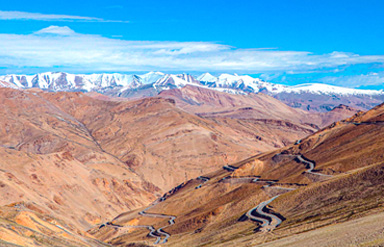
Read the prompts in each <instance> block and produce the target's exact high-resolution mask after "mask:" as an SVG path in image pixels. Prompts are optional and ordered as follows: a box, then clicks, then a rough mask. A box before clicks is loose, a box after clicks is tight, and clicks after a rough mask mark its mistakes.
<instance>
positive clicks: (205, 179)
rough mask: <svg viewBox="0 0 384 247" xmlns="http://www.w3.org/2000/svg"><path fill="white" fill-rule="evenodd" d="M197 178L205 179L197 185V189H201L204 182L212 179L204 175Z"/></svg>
mask: <svg viewBox="0 0 384 247" xmlns="http://www.w3.org/2000/svg"><path fill="white" fill-rule="evenodd" d="M197 179H200V180H203V182H202V183H201V184H199V185H198V186H196V187H195V189H200V188H201V187H202V186H203V184H204V183H206V182H208V181H209V180H210V178H208V177H204V176H199V177H197Z"/></svg>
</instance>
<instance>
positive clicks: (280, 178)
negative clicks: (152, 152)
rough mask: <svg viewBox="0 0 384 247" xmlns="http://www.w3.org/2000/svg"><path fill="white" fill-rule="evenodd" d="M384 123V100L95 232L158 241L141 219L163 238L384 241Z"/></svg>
mask: <svg viewBox="0 0 384 247" xmlns="http://www.w3.org/2000/svg"><path fill="white" fill-rule="evenodd" d="M383 127H384V105H380V106H378V107H375V108H374V109H372V110H370V111H368V112H366V113H358V114H356V115H355V116H354V117H351V118H349V119H347V120H345V121H340V122H337V123H335V124H332V125H330V126H328V127H326V128H324V129H322V130H320V131H318V132H316V133H314V134H312V135H309V136H308V137H306V138H304V139H302V140H300V142H297V143H296V144H294V145H290V146H287V147H285V148H283V149H280V150H276V151H272V152H267V153H264V154H260V155H257V156H253V157H250V158H248V159H245V160H243V161H240V162H236V163H232V164H231V165H227V166H223V169H221V170H217V171H215V172H212V173H208V174H204V176H202V177H197V178H195V179H192V180H189V181H186V182H185V183H183V184H181V185H180V186H179V187H178V188H177V189H176V190H174V191H173V193H171V194H169V195H165V196H163V197H162V198H161V200H158V201H156V202H155V203H154V204H153V206H151V207H147V208H146V209H145V208H144V207H143V209H141V210H136V211H130V212H127V213H124V214H121V215H118V216H117V217H115V218H114V219H111V221H109V222H108V223H107V224H106V225H105V226H104V227H102V228H100V229H92V230H91V231H90V233H91V234H92V235H94V236H95V237H97V238H98V239H100V240H103V241H105V242H108V243H110V244H112V245H115V246H125V245H127V244H130V243H135V244H148V245H149V244H151V243H153V242H154V241H155V240H156V238H155V237H150V236H148V235H147V234H148V230H147V229H145V228H140V226H143V225H152V226H153V227H154V229H155V230H156V229H161V230H159V231H157V234H158V235H157V236H158V237H159V238H161V241H166V245H167V246H255V245H258V244H262V243H264V245H261V246H286V245H287V246H288V244H289V246H308V243H310V242H311V241H312V242H313V240H314V239H316V241H315V242H314V243H313V244H314V246H324V244H328V245H329V246H340V244H341V245H346V244H349V245H356V246H380V245H382V244H384V234H383V232H382V229H383V227H384V224H383V223H382V222H381V221H375V220H373V219H374V218H377V219H382V217H383V205H384V199H383V197H382V194H383V192H384V176H383V174H384V163H383V152H384V143H383V141H382V140H384V137H383V133H384V132H383V129H382V128H383ZM150 214H152V215H153V216H152V217H148V215H150ZM156 215H157V216H156ZM158 215H163V216H164V217H159V216H158ZM171 219H172V220H171ZM252 219H253V220H252ZM346 226H348V228H345V227H346ZM335 231H336V232H338V233H339V234H340V235H338V236H335V234H334V233H333V232H335ZM361 231H364V233H362V232H361ZM164 232H165V233H166V234H165V233H164ZM270 232H272V233H270ZM351 233H353V234H354V237H353V238H351V237H343V236H344V235H346V236H350V235H349V234H351ZM167 234H168V235H167ZM293 234H295V238H292V237H290V236H292V235H293ZM362 234H363V235H362ZM311 236H312V237H311ZM284 241H285V242H284ZM340 241H342V242H340ZM284 243H285V245H284Z"/></svg>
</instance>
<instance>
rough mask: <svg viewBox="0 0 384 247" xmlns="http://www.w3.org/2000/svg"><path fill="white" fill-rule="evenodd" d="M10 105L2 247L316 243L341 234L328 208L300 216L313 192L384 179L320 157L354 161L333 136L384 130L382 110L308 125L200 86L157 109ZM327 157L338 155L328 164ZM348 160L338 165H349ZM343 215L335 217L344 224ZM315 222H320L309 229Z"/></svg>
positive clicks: (13, 99)
mask: <svg viewBox="0 0 384 247" xmlns="http://www.w3.org/2000/svg"><path fill="white" fill-rule="evenodd" d="M0 93H1V94H2V95H3V97H1V99H2V102H1V105H2V108H1V109H0V110H1V115H2V121H1V122H0V124H1V129H2V131H3V132H2V133H3V134H2V135H1V137H0V140H1V148H0V151H1V152H2V153H3V155H2V157H3V158H2V162H1V167H0V168H1V171H2V173H0V175H1V176H2V180H1V181H2V185H1V186H0V190H2V191H3V192H2V194H1V195H3V196H2V197H1V198H0V199H1V202H2V204H1V205H3V206H2V209H1V211H0V213H1V214H0V219H1V224H0V229H1V232H2V233H1V234H0V236H1V238H0V239H1V241H3V243H6V244H11V243H14V244H17V243H24V244H25V243H36V241H37V242H39V243H40V244H42V245H43V246H44V244H45V245H47V244H49V243H51V244H53V243H55V244H56V245H58V246H66V245H67V244H69V243H71V244H72V245H74V246H77V245H79V246H83V245H84V246H99V244H98V241H100V245H106V246H108V245H112V246H126V245H132V246H136V245H137V246H141V245H143V244H144V245H149V246H151V245H169V246H186V245H190V246H205V245H209V246H211V245H215V246H216V245H220V244H224V245H225V243H227V244H228V241H230V242H231V244H230V245H232V243H233V244H234V243H235V242H237V241H241V242H242V241H245V244H243V245H245V246H246V245H247V244H248V242H249V241H250V242H252V243H261V242H257V241H262V242H270V241H275V240H276V239H278V238H282V237H283V238H284V237H285V236H287V234H291V233H292V231H293V232H295V233H301V232H303V230H302V229H303V226H305V229H307V225H308V224H310V225H311V224H312V225H311V229H313V230H315V231H317V230H316V229H318V228H319V227H322V226H325V225H328V224H329V223H327V222H328V220H327V218H325V219H323V218H322V217H323V216H321V215H323V214H324V212H322V213H319V212H318V211H316V210H318V209H316V207H314V205H307V206H306V207H305V210H304V211H302V212H301V213H298V212H297V210H298V209H297V207H298V206H297V205H298V204H297V203H299V202H300V200H302V198H306V197H307V193H308V191H313V190H314V188H317V187H319V188H322V186H324V185H325V184H328V183H335V184H338V183H339V181H344V180H348V179H347V178H346V177H348V176H350V177H352V178H355V177H356V176H357V177H358V174H360V172H363V171H365V170H367V172H368V171H370V169H374V170H375V169H379V168H380V165H379V164H377V165H373V164H375V163H374V162H373V161H372V160H370V162H369V164H364V165H362V164H357V163H353V164H348V165H347V166H345V167H344V166H342V165H340V164H339V163H337V164H338V165H336V166H335V165H332V164H328V163H329V162H328V161H326V160H323V159H324V158H326V157H324V156H318V155H320V154H321V153H322V152H327V153H328V154H329V152H330V150H332V152H333V150H334V149H337V148H341V146H337V143H339V142H340V140H342V138H340V137H337V138H336V137H333V135H341V134H340V133H344V132H345V133H346V134H347V135H348V134H350V135H356V133H360V131H359V129H361V128H381V126H382V125H381V124H380V123H381V121H382V120H381V119H380V114H381V108H382V106H378V107H376V108H374V109H373V110H371V111H368V112H366V113H365V112H361V111H359V110H357V109H354V108H351V107H348V106H344V105H340V106H338V107H335V108H334V109H333V110H331V111H329V112H326V113H318V112H308V111H304V110H301V109H296V108H291V107H289V106H287V105H285V104H283V103H281V102H279V101H278V100H276V99H275V98H273V97H271V96H268V95H265V94H262V93H259V94H249V95H235V94H228V93H225V92H218V91H215V90H210V89H205V88H199V87H195V86H191V85H189V86H186V87H183V88H181V89H173V90H167V91H163V92H161V93H160V94H159V96H158V97H150V98H143V99H123V98H116V97H111V96H104V95H99V94H92V93H90V94H83V93H79V92H55V93H53V92H46V91H42V90H39V89H28V90H14V89H8V88H3V89H0ZM28 108H33V109H34V112H31V111H29V110H27V109H28ZM271 109H273V110H271ZM35 112H38V113H39V114H35ZM372 112H374V113H372ZM353 115H354V116H353ZM351 116H353V117H351ZM342 119H346V120H342ZM335 121H336V122H335ZM329 124H331V125H329ZM350 128H355V129H350ZM347 129H348V130H347ZM372 131H374V130H372ZM355 132H356V133H355ZM367 133H368V132H367ZM357 136H358V135H357ZM375 137H376V138H379V137H378V136H377V133H376V134H375ZM335 138H336V139H335ZM365 138H368V139H369V138H373V136H371V135H368V136H367V137H365ZM365 138H364V139H365ZM334 140H337V142H336V144H334V143H333V142H334ZM327 142H328V143H329V144H325V143H327ZM348 143H349V142H348ZM352 143H353V142H352ZM352 143H351V144H350V145H353V144H352ZM371 143H372V142H371ZM373 143H375V142H373ZM325 145H328V147H330V148H331V149H328V148H326V149H325V150H324V151H322V148H324V147H325ZM357 145H360V144H357ZM378 145H379V144H378ZM344 146H345V145H343V147H344ZM378 147H380V146H378ZM364 148H369V146H364ZM364 148H363V147H361V152H363V153H364V154H365V153H366V150H365V151H364ZM343 150H344V149H343ZM347 151H348V149H347ZM347 151H341V150H340V151H338V152H336V151H335V152H336V153H337V154H338V155H341V157H348V156H346V155H344V153H345V152H347ZM348 152H349V151H348ZM374 154H376V152H375V153H374ZM343 155H344V156H343ZM327 157H328V158H330V157H329V156H328V155H327ZM332 157H334V156H332ZM373 157H374V156H371V157H370V158H371V159H372V158H373ZM339 159H340V158H339ZM350 159H352V160H353V159H354V158H353V157H352V158H351V157H350ZM239 160H242V161H240V162H239ZM333 160H334V159H331V161H333ZM370 164H372V165H370ZM367 167H369V168H367ZM358 179H363V180H362V183H366V182H367V181H365V180H364V178H359V177H358ZM378 181H380V180H378ZM342 183H344V182H342ZM333 187H334V188H337V186H336V185H332V188H333ZM326 188H327V189H325V191H327V190H329V188H328V187H326ZM315 190H316V189H315ZM321 191H322V190H319V192H321ZM311 193H312V192H311ZM367 193H368V195H369V196H373V197H375V195H371V194H370V193H372V192H367ZM318 196H321V193H319V195H317V197H318ZM315 197H316V196H315ZM156 198H157V199H156ZM314 200H315V199H314ZM316 200H318V199H316ZM377 200H378V201H377V203H381V201H380V200H379V199H377ZM151 202H152V203H151ZM343 203H344V202H343V200H341V202H338V203H336V204H335V205H339V204H340V205H343ZM354 203H356V204H357V205H360V204H359V203H360V201H359V200H357V201H356V202H354ZM148 205H149V206H148ZM283 205H284V206H283ZM377 205H379V204H372V205H371V206H369V208H370V209H369V210H363V211H361V212H360V211H359V212H357V213H356V216H359V215H360V214H362V213H363V212H364V213H365V214H367V215H370V214H371V212H373V211H374V210H378V208H377V207H378V206H377ZM333 207H334V206H333ZM359 207H361V206H359ZM69 211H70V212H71V213H67V212H69ZM338 212H339V211H337V212H336V213H334V215H333V216H332V218H334V219H338V218H339V217H343V216H342V215H343V214H342V212H343V210H342V211H340V212H341V213H340V214H339V213H338ZM313 214H315V215H318V216H316V217H320V220H318V221H315V222H316V223H309V222H311V219H312V217H314V216H311V215H313ZM305 215H306V216H305ZM362 216H364V215H361V217H362ZM297 217H299V218H297ZM300 217H301V218H300ZM302 217H304V218H302ZM359 217H360V216H359ZM20 219H22V220H20ZM36 222H39V223H36ZM57 222H60V223H59V224H58V223H57ZM36 224H38V225H36ZM26 227H27V228H26ZM31 227H32V229H33V231H32V232H28V231H26V229H29V228H31ZM287 227H288V228H287ZM7 229H8V230H7ZM9 229H18V230H17V232H15V231H14V230H11V232H10V230H9ZM43 229H49V230H43ZM218 229H220V230H218ZM287 229H290V230H289V231H288V230H287ZM288 232H289V233H288ZM272 233H273V234H272ZM58 234H59V235H58ZM271 234H272V235H271ZM12 236H13V237H12ZM16 236H17V237H16ZM31 236H40V237H38V238H37V239H34V238H33V237H32V238H31ZM276 237H277V238H276ZM4 241H5V242H4ZM255 241H256V242H255ZM101 243H102V244H101ZM197 243H199V244H197ZM22 245H23V244H22Z"/></svg>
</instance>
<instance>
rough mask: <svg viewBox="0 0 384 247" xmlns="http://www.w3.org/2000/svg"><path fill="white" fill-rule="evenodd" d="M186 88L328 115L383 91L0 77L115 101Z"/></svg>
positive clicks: (202, 79)
mask: <svg viewBox="0 0 384 247" xmlns="http://www.w3.org/2000/svg"><path fill="white" fill-rule="evenodd" d="M186 85H192V86H196V87H204V88H208V89H211V90H217V91H220V92H226V93H231V94H249V93H259V92H262V93H265V94H268V95H271V96H273V97H275V98H277V99H279V100H280V101H282V102H284V103H286V104H287V105H290V106H292V107H298V108H301V109H305V110H310V111H329V110H330V109H332V108H333V107H335V106H337V105H339V104H345V105H349V106H353V107H355V108H358V109H362V110H364V109H370V108H372V107H373V106H375V105H378V104H380V103H382V102H383V101H384V92H383V90H359V89H352V88H344V87H337V86H332V85H327V84H319V83H308V84H301V85H296V86H286V85H281V84H275V83H270V82H266V81H263V80H261V79H259V78H253V77H251V76H248V75H237V74H221V75H218V76H213V75H211V74H209V73H204V74H202V75H200V76H198V77H196V78H194V77H193V76H191V75H189V74H177V75H174V74H165V73H162V72H149V73H146V74H139V75H137V74H119V73H113V74H105V73H104V74H90V75H84V74H78V75H75V74H69V73H62V72H48V73H41V74H36V75H5V76H0V87H9V88H15V89H28V88H40V89H43V90H46V91H82V92H92V91H95V92H99V93H103V94H106V95H110V96H118V97H147V96H156V95H157V94H158V93H160V92H161V91H164V90H172V89H178V88H182V87H184V86H186Z"/></svg>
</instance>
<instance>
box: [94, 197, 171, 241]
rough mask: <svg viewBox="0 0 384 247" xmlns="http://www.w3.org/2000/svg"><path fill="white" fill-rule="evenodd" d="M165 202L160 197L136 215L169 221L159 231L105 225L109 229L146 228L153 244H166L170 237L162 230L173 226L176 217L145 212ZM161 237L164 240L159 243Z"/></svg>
mask: <svg viewBox="0 0 384 247" xmlns="http://www.w3.org/2000/svg"><path fill="white" fill-rule="evenodd" d="M165 200H166V198H165V197H160V198H159V199H157V200H156V201H154V202H153V203H152V204H151V205H149V206H148V207H147V208H145V209H143V210H141V211H140V212H139V213H138V214H139V215H141V216H143V217H154V218H169V220H168V224H169V225H167V226H163V227H160V228H159V229H157V230H156V229H155V228H154V227H153V226H149V225H137V226H129V225H117V224H114V223H111V222H108V223H106V224H105V225H107V226H111V227H114V228H147V229H148V230H149V234H148V235H149V236H150V237H153V238H156V241H155V242H154V244H164V243H166V242H167V241H168V238H169V237H171V235H170V234H169V233H167V232H165V231H164V228H166V227H169V226H171V225H174V224H175V219H176V218H177V217H176V216H173V215H167V214H155V213H147V212H146V211H147V210H149V209H151V208H153V207H154V206H156V205H157V204H159V203H160V202H163V201H165ZM101 227H102V226H101ZM101 227H100V228H101ZM156 234H158V235H156ZM161 235H163V236H164V239H163V240H162V241H161ZM160 241H161V242H160Z"/></svg>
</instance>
